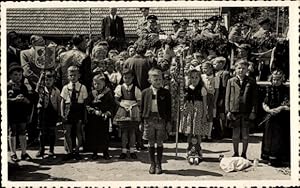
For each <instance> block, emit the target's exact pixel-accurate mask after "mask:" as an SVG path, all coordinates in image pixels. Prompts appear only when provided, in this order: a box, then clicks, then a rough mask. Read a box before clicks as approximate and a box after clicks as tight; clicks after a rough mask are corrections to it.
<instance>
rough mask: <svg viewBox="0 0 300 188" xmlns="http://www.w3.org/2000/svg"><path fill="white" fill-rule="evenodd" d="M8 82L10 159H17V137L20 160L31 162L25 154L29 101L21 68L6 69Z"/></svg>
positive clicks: (13, 64)
mask: <svg viewBox="0 0 300 188" xmlns="http://www.w3.org/2000/svg"><path fill="white" fill-rule="evenodd" d="M8 75H9V81H8V83H7V112H8V113H7V114H8V130H9V140H8V143H9V148H10V152H11V155H10V158H11V160H12V161H13V162H18V161H19V159H18V157H17V153H16V145H17V140H16V136H17V134H18V135H19V141H20V146H21V150H22V152H21V159H22V160H31V159H32V158H31V157H30V156H29V155H28V154H27V153H26V145H27V141H26V124H27V121H28V117H29V115H30V114H29V113H28V112H29V109H30V105H29V104H30V101H29V99H28V90H27V87H26V86H25V85H24V83H23V82H22V75H23V68H22V67H21V66H20V65H18V64H17V63H11V64H10V66H9V68H8Z"/></svg>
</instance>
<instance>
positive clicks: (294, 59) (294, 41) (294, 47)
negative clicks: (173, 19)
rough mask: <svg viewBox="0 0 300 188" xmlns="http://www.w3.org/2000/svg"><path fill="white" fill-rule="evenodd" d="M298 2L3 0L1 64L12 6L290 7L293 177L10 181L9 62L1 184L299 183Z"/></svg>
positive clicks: (3, 81)
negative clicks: (56, 0)
mask: <svg viewBox="0 0 300 188" xmlns="http://www.w3.org/2000/svg"><path fill="white" fill-rule="evenodd" d="M299 5H300V4H299V3H298V2H297V1H259V2H255V1H254V2H253V1H251V2H250V1H248V2H245V1H240V2H239V1H197V2H195V1H192V2H187V1H182V2H180V1H175V2H172V1H169V2H157V1H151V2H132V1H131V2H69V1H68V2H60V1H58V2H50V1H49V2H48V1H46V2H2V3H1V47H2V48H1V65H5V64H4V63H5V62H6V33H7V31H6V9H8V8H9V9H13V8H25V7H26V8H54V7H60V8H66V7H74V8H76V7H78V8H79V7H179V6H180V7H194V6H199V7H258V6H259V7H277V6H278V7H280V6H288V7H289V29H290V33H291V36H290V75H291V76H290V95H291V99H290V100H291V111H290V112H291V113H290V114H291V117H290V119H291V179H290V180H259V181H254V180H251V181H246V180H235V181H227V180H226V181H222V180H220V181H216V180H214V181H212V180H201V181H128V182H127V181H98V182H95V181H81V182H70V181H67V182H61V181H48V182H44V181H43V182H38V181H8V175H7V171H8V166H7V151H8V149H7V139H6V138H7V130H6V127H7V126H6V125H7V117H6V115H5V114H6V111H7V101H6V100H7V89H6V75H7V73H6V72H7V70H6V69H7V68H6V66H1V93H2V95H1V114H3V115H2V122H1V131H2V135H1V143H2V144H1V175H2V177H1V185H2V186H4V187H12V186H14V187H25V186H32V187H40V186H43V187H45V186H46V187H61V186H63V187H75V186H76V187H79V186H80V187H128V186H130V187H150V186H158V187H164V186H167V187H169V186H172V187H173V186H174V187H185V186H187V187H192V186H194V187H199V186H201V187H205V186H223V187H224V186H232V187H233V186H237V187H250V186H258V187H261V186H295V185H299V179H300V174H299V173H300V172H299V170H300V169H299V161H300V157H299V155H300V154H299V151H300V150H299V149H300V148H299V144H300V142H299V139H300V134H299V131H300V129H299V127H300V126H299V90H298V84H299V77H298V76H299V73H300V72H299V70H300V69H299V31H298V30H299Z"/></svg>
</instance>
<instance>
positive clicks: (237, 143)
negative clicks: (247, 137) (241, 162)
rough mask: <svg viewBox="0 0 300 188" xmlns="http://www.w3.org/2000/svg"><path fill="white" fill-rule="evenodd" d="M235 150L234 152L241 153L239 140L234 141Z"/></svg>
mask: <svg viewBox="0 0 300 188" xmlns="http://www.w3.org/2000/svg"><path fill="white" fill-rule="evenodd" d="M233 151H234V153H239V142H237V141H233Z"/></svg>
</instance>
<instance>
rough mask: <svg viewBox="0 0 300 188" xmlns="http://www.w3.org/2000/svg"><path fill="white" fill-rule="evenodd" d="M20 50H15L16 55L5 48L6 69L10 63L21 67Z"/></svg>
mask: <svg viewBox="0 0 300 188" xmlns="http://www.w3.org/2000/svg"><path fill="white" fill-rule="evenodd" d="M20 52H21V51H20V50H19V49H16V53H15V52H14V51H13V50H12V49H11V48H7V57H6V58H7V67H9V64H10V63H12V62H15V63H17V64H18V65H21V60H20Z"/></svg>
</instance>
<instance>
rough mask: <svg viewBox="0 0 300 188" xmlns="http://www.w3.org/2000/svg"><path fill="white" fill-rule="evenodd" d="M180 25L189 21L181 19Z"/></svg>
mask: <svg viewBox="0 0 300 188" xmlns="http://www.w3.org/2000/svg"><path fill="white" fill-rule="evenodd" d="M180 23H189V20H188V19H186V18H182V19H181V20H180Z"/></svg>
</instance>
